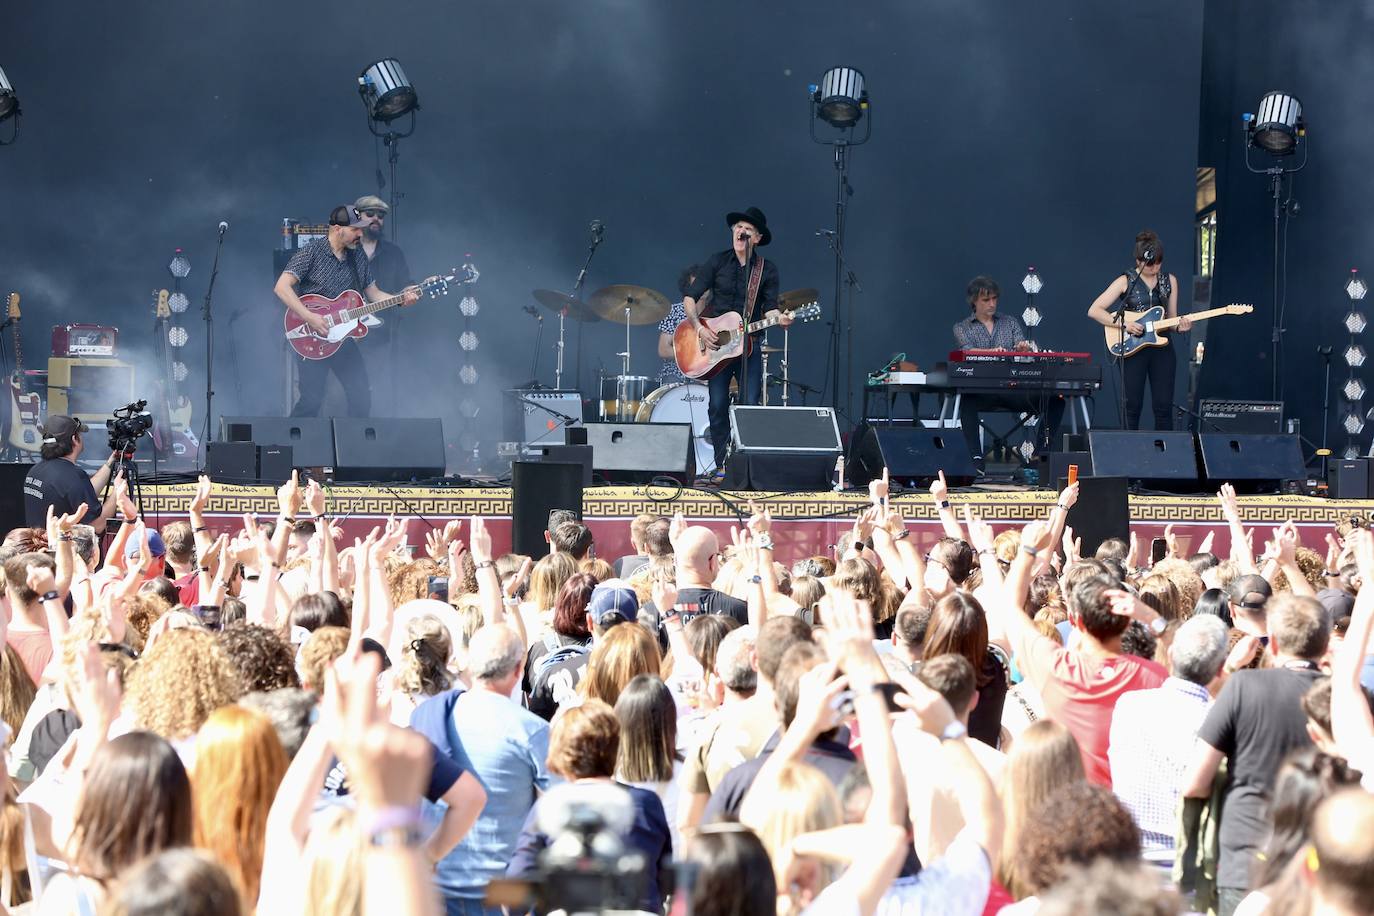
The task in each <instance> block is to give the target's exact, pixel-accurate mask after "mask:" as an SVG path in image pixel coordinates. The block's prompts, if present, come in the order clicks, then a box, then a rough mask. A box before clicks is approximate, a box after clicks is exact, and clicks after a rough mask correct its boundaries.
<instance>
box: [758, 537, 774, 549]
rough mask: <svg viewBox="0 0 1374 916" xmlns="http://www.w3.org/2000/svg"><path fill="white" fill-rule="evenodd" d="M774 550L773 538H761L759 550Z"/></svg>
mask: <svg viewBox="0 0 1374 916" xmlns="http://www.w3.org/2000/svg"><path fill="white" fill-rule="evenodd" d="M772 549H773V539H772V538H759V550H772Z"/></svg>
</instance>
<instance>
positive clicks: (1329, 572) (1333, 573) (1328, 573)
mask: <svg viewBox="0 0 1374 916" xmlns="http://www.w3.org/2000/svg"><path fill="white" fill-rule="evenodd" d="M63 540H64V541H65V540H67V539H66V538H63ZM1325 575H1326V578H1328V579H1339V578H1340V577H1341V574H1340V573H1339V572H1337V571H1336V570H1334V569H1328V570H1327V571H1326V573H1325Z"/></svg>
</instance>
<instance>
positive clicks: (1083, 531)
mask: <svg viewBox="0 0 1374 916" xmlns="http://www.w3.org/2000/svg"><path fill="white" fill-rule="evenodd" d="M1057 479H1058V481H1059V489H1061V490H1062V489H1064V487H1066V486H1068V483H1069V481H1068V478H1067V477H1061V478H1057ZM1128 484H1129V481H1128V480H1127V479H1126V478H1125V477H1079V478H1078V502H1076V503H1074V505H1073V508H1072V509H1070V510H1069V517H1068V519H1067V520H1066V522H1065V524H1066V525H1068V526H1069V527H1070V528H1072V529H1073V535H1074V537H1076V538H1082V539H1083V556H1085V557H1091V556H1092V555H1093V554H1094V553H1096V552H1097V548H1098V546H1099V545H1100V544H1101V543H1102V542H1103V541H1105V540H1107V539H1108V538H1121V539H1122V540H1123V541H1128V542H1129V540H1130V537H1131V509H1130V504H1129V500H1128V496H1127V486H1128ZM1054 546H1055V547H1056V548H1057V547H1058V546H1059V545H1057V544H1056V545H1054Z"/></svg>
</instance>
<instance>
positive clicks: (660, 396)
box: [635, 382, 716, 474]
mask: <svg viewBox="0 0 1374 916" xmlns="http://www.w3.org/2000/svg"><path fill="white" fill-rule="evenodd" d="M710 397H711V396H710V393H709V392H708V390H707V387H706V386H705V385H704V384H702V383H701V382H677V383H675V384H672V385H664V386H663V387H661V388H655V389H654V390H653V391H651V392H649V396H648V397H647V398H645V399H644V403H643V404H641V405H639V413H638V414H636V415H635V422H637V423H690V424H692V448H693V449H694V450H695V454H696V460H697V473H698V474H706V473H709V472H711V471H713V470H715V467H716V455H715V449H713V448H712V447H711V420H710V417H709V416H708V415H707V405H708V404H709V403H710Z"/></svg>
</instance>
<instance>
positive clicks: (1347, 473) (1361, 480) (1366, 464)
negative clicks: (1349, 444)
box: [1326, 458, 1374, 499]
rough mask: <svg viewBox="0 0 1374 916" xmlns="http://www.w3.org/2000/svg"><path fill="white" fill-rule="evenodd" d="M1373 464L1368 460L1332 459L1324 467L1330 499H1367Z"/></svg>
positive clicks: (1373, 468) (1373, 469)
mask: <svg viewBox="0 0 1374 916" xmlns="http://www.w3.org/2000/svg"><path fill="white" fill-rule="evenodd" d="M1371 473H1374V462H1371V461H1370V460H1369V459H1368V458H1332V459H1331V461H1330V462H1328V463H1327V466H1326V485H1327V493H1328V495H1330V496H1331V498H1332V499H1368V498H1369V483H1370V480H1369V478H1370V474H1371Z"/></svg>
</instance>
